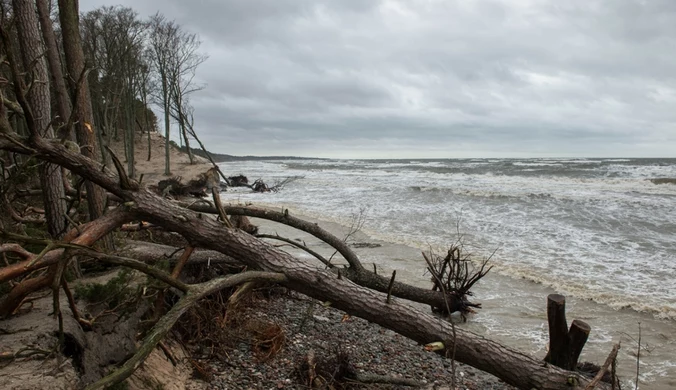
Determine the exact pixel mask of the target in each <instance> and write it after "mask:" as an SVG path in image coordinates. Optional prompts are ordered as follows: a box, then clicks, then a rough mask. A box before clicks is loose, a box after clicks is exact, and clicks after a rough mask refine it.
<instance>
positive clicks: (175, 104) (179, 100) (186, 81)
mask: <svg viewBox="0 0 676 390" xmlns="http://www.w3.org/2000/svg"><path fill="white" fill-rule="evenodd" d="M177 38H178V39H177V41H176V46H175V47H174V50H173V55H172V58H171V67H170V69H169V70H170V71H169V76H170V83H169V85H170V86H171V93H170V95H171V116H172V118H173V119H174V120H176V121H177V122H178V126H179V131H180V134H181V136H182V138H183V140H184V141H185V146H186V150H187V152H188V158H189V159H190V163H191V164H192V163H194V156H193V153H192V150H191V149H190V131H188V123H187V120H188V118H187V116H188V112H189V111H191V110H192V108H190V107H189V102H188V99H189V96H190V94H192V93H193V92H196V91H199V90H201V89H202V88H203V86H200V85H197V84H195V82H194V80H195V72H196V70H197V67H198V66H199V65H200V64H202V63H203V62H204V61H206V59H207V58H208V57H207V56H206V55H204V54H200V53H199V52H198V51H197V50H198V49H199V46H200V41H199V39H198V38H197V35H196V34H190V33H187V32H185V31H179V34H178V36H177Z"/></svg>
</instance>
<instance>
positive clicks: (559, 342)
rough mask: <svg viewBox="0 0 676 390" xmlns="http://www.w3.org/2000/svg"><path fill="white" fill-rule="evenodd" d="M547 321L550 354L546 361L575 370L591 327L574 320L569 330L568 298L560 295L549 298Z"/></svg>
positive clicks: (552, 295)
mask: <svg viewBox="0 0 676 390" xmlns="http://www.w3.org/2000/svg"><path fill="white" fill-rule="evenodd" d="M547 320H548V322H549V352H547V356H546V357H545V361H546V362H547V363H550V364H553V365H555V366H557V367H561V368H563V369H565V370H575V369H576V367H577V361H578V359H579V358H580V353H582V349H583V348H584V344H585V343H586V342H587V338H588V337H589V332H591V327H590V326H589V324H587V323H586V322H584V321H580V320H574V321H573V323H572V324H571V325H570V329H568V324H567V322H566V297H564V296H563V295H559V294H550V295H549V296H547Z"/></svg>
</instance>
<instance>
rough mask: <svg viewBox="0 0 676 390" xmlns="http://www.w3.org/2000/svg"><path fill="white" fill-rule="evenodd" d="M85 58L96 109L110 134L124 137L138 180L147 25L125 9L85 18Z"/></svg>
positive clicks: (106, 9)
mask: <svg viewBox="0 0 676 390" xmlns="http://www.w3.org/2000/svg"><path fill="white" fill-rule="evenodd" d="M82 25H83V42H84V50H85V55H86V57H87V58H88V61H90V62H91V63H92V65H93V69H94V71H93V72H92V74H91V76H90V78H89V79H90V81H91V83H92V85H93V90H94V93H93V97H94V98H93V99H92V100H93V102H92V104H93V106H94V111H95V112H96V113H98V114H97V116H98V118H99V119H100V120H101V122H102V123H103V128H104V129H105V131H106V137H104V138H105V139H106V142H108V141H109V138H108V137H110V136H111V134H112V135H113V137H114V138H115V139H118V138H119V136H118V134H119V130H120V129H123V132H122V135H123V138H124V145H125V156H126V158H127V170H128V172H129V175H130V176H131V177H135V167H134V142H133V140H134V136H135V134H136V132H135V130H134V129H135V128H136V123H135V122H136V120H135V119H136V116H137V109H138V105H137V104H136V101H137V96H138V95H139V94H140V86H139V80H140V77H141V76H140V75H139V73H141V72H143V71H144V69H146V67H145V66H144V63H143V56H142V53H143V51H144V39H145V26H146V25H145V24H144V23H143V22H142V21H141V20H140V19H139V17H138V14H137V13H136V11H134V10H132V9H131V8H125V7H121V6H117V7H101V8H98V9H95V10H93V11H90V12H88V13H86V14H85V15H83V17H82Z"/></svg>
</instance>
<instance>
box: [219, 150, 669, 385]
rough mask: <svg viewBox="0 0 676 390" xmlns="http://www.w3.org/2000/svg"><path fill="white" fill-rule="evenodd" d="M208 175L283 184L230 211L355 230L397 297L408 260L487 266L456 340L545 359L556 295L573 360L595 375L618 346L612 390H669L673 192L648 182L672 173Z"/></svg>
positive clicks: (655, 163) (662, 165) (601, 166)
mask: <svg viewBox="0 0 676 390" xmlns="http://www.w3.org/2000/svg"><path fill="white" fill-rule="evenodd" d="M221 168H222V169H223V170H224V172H225V173H226V174H228V175H236V174H244V175H245V176H247V177H248V178H249V179H250V180H255V179H262V180H263V181H264V182H266V183H267V184H268V185H269V186H272V185H275V184H277V183H282V182H283V181H284V180H285V179H288V178H293V179H292V180H290V181H288V182H287V183H286V184H284V185H283V186H282V187H281V188H280V189H279V191H277V192H272V193H264V194H258V193H248V192H240V193H237V194H236V199H235V201H237V202H241V203H254V204H266V205H272V206H273V207H284V208H289V209H290V210H292V211H293V212H294V213H298V214H300V215H303V216H307V217H308V218H312V219H314V220H318V221H320V225H321V221H324V222H326V223H329V224H340V225H345V226H350V225H351V224H352V225H354V222H355V218H358V217H361V218H362V219H363V221H364V225H363V227H361V231H362V232H363V233H364V234H366V235H367V236H368V237H369V239H370V240H372V241H373V242H377V243H381V244H382V245H383V248H384V249H381V250H379V251H376V252H374V253H377V255H373V256H371V255H369V253H370V252H368V251H367V252H363V251H362V252H361V253H365V255H363V256H362V261H363V262H364V263H369V262H373V263H377V264H378V266H379V267H382V268H383V269H384V270H392V269H397V270H398V273H399V272H400V271H405V275H407V276H406V278H407V281H408V282H410V283H414V284H417V285H421V286H430V280H429V275H425V274H424V272H423V270H424V267H425V265H424V264H425V263H424V261H423V260H422V256H421V255H420V252H421V251H429V250H432V251H435V253H439V254H444V252H445V251H446V250H448V248H449V246H450V245H451V244H455V243H458V242H461V243H462V245H463V249H464V250H465V252H467V253H471V254H472V256H473V258H474V259H476V260H477V261H480V260H482V259H485V258H490V264H492V265H493V269H492V270H491V272H490V273H489V274H488V276H486V277H485V278H484V279H482V280H481V281H480V282H479V283H478V284H477V285H476V287H475V288H474V289H473V292H474V295H473V296H472V297H471V300H472V301H475V302H480V303H481V304H482V309H480V310H478V313H477V314H474V315H472V316H471V317H470V318H469V320H468V321H467V322H465V323H460V324H459V326H463V327H466V328H467V329H469V330H471V331H473V332H476V333H480V334H482V335H485V336H486V337H491V338H494V339H496V340H498V341H500V342H503V343H505V344H507V345H510V346H512V347H514V348H517V349H520V350H522V351H523V352H526V353H530V354H532V355H533V356H537V357H544V355H545V354H546V348H547V342H548V341H547V340H548V328H547V318H546V297H547V295H548V294H552V293H559V294H563V295H565V296H566V305H567V318H568V321H572V319H575V318H577V319H580V320H583V321H585V322H587V323H589V324H590V325H591V327H592V332H591V334H590V337H589V341H588V343H587V345H586V347H585V349H584V351H583V354H582V360H589V361H594V362H597V363H599V364H602V362H603V361H604V360H605V357H606V356H607V354H608V353H609V352H610V350H611V348H612V345H613V344H614V343H616V342H621V350H620V354H619V361H618V367H619V368H618V371H619V373H620V375H621V376H622V378H623V384H624V385H625V386H630V388H634V387H635V382H636V378H637V377H638V382H639V387H640V388H642V389H657V390H662V389H674V388H676V180H674V181H673V182H669V181H668V180H665V181H666V183H663V184H656V183H660V181H656V180H654V179H673V178H676V159H633V158H626V159H625V158H613V159H609V158H584V159H582V158H575V159H567V158H560V159H559V158H548V159H430V160H426V159H423V160H397V159H392V160H338V159H302V160H296V159H289V160H284V159H280V160H265V161H236V162H227V163H222V164H221ZM231 196H232V195H231ZM230 200H231V201H232V200H233V199H232V198H230ZM388 248H390V249H389V250H388ZM402 248H404V249H402ZM639 340H640V348H639ZM637 356H638V358H637ZM637 367H638V376H637Z"/></svg>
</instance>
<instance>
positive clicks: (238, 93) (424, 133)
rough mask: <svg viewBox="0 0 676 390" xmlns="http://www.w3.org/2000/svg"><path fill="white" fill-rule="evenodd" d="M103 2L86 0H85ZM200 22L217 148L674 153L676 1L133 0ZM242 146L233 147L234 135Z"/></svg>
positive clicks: (209, 121)
mask: <svg viewBox="0 0 676 390" xmlns="http://www.w3.org/2000/svg"><path fill="white" fill-rule="evenodd" d="M101 4H108V5H110V4H111V3H107V2H105V0H98V2H97V1H92V2H87V4H84V3H83V4H82V6H83V7H89V8H88V9H91V8H93V7H95V6H98V5H101ZM125 5H127V6H131V7H133V8H135V9H137V10H138V11H139V12H140V13H141V15H150V14H153V13H155V12H156V11H158V10H159V11H160V12H162V13H164V14H165V15H166V16H167V17H169V18H172V19H176V21H177V22H178V23H180V24H181V25H183V26H184V28H185V29H187V30H189V31H193V32H197V33H198V34H199V35H200V37H201V39H202V40H203V45H202V49H203V50H204V51H205V52H207V53H208V54H209V56H210V58H209V60H208V61H207V62H206V63H204V64H203V65H202V66H201V68H200V69H199V73H198V78H199V79H200V81H201V82H203V83H205V84H207V88H206V89H205V90H203V91H201V92H199V93H197V94H195V95H194V96H193V98H192V102H193V104H194V105H195V113H196V125H197V128H198V131H199V132H200V134H202V137H203V138H204V139H205V140H206V141H207V142H208V144H209V145H210V146H211V148H212V149H215V150H219V151H222V152H229V153H235V154H305V155H328V156H350V157H352V156H365V157H387V156H390V155H391V156H401V157H408V156H415V157H425V156H428V157H460V156H466V155H472V156H480V155H484V156H485V155H510V156H512V155H513V156H517V155H616V156H619V155H631V156H641V155H643V156H665V155H673V152H672V150H673V149H674V148H675V147H676V132H675V131H674V127H675V124H676V57H675V56H674V55H673V53H674V49H676V1H673V0H650V1H640V0H605V1H600V0H584V1H583V0H573V1H566V2H562V1H555V0H551V1H536V0H502V1H498V0H493V1H489V0H487V1H465V0H456V1H449V0H420V1H403V0H402V1H385V0H383V1H367V0H350V1H346V0H335V1H329V0H324V1H311V0H264V1H252V0H240V1H217V0H212V1H190V2H187V1H178V0H164V1H151V0H146V1H143V2H131V1H129V2H128V3H127V4H125ZM233 148H237V149H233Z"/></svg>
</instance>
